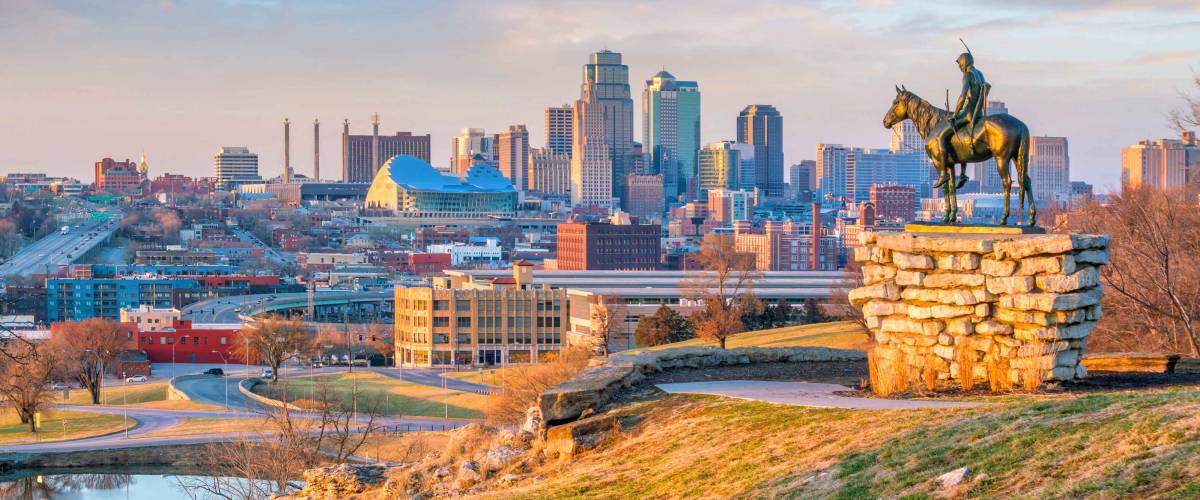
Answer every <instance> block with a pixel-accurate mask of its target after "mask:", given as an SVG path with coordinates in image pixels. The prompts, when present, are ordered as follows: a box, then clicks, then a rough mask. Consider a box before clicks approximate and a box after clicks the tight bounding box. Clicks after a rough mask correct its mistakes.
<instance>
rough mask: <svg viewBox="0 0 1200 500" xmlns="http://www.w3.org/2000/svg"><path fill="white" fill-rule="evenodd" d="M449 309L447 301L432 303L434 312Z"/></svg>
mask: <svg viewBox="0 0 1200 500" xmlns="http://www.w3.org/2000/svg"><path fill="white" fill-rule="evenodd" d="M449 307H450V301H447V300H435V301H433V310H434V311H445V310H446V309H447V308H449Z"/></svg>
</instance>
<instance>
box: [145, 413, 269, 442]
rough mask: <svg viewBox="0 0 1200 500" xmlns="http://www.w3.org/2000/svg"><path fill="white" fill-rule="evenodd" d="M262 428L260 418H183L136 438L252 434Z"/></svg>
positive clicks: (262, 423)
mask: <svg viewBox="0 0 1200 500" xmlns="http://www.w3.org/2000/svg"><path fill="white" fill-rule="evenodd" d="M263 426H264V422H263V419H260V418H185V419H183V420H180V421H179V423H178V424H175V425H173V426H171V427H168V428H166V429H161V430H157V431H154V432H149V433H146V434H142V435H140V436H138V438H145V437H173V436H194V435H197V434H220V433H227V432H228V433H233V432H253V431H257V430H262V429H263Z"/></svg>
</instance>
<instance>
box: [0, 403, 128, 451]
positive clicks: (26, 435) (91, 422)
mask: <svg viewBox="0 0 1200 500" xmlns="http://www.w3.org/2000/svg"><path fill="white" fill-rule="evenodd" d="M128 423H129V426H130V427H132V426H134V425H136V424H137V422H136V421H135V420H133V419H130V420H129V421H128ZM125 424H126V421H125V418H124V417H123V416H121V415H107V414H102V413H85V412H78V411H66V410H47V411H44V412H42V425H41V427H39V429H40V431H39V432H38V433H36V434H33V433H30V432H29V424H23V423H21V419H20V418H19V417H18V416H17V414H16V412H14V411H12V410H9V409H5V410H3V412H0V445H11V444H27V443H33V442H48V441H63V440H67V439H81V438H86V437H92V436H99V435H102V434H109V433H113V432H117V431H122V430H124V429H125Z"/></svg>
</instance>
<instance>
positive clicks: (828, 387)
mask: <svg viewBox="0 0 1200 500" xmlns="http://www.w3.org/2000/svg"><path fill="white" fill-rule="evenodd" d="M657 387H658V388H659V389H662V390H664V391H666V392H669V393H671V394H710V395H714V396H727V397H731V398H738V399H749V400H753V401H765V402H768V403H781V404H788V405H798V406H812V407H817V408H849V409H858V410H906V409H919V408H963V407H969V406H979V405H981V404H984V403H973V402H963V401H919V400H910V399H882V398H855V397H848V396H839V395H837V394H834V393H835V392H841V391H850V390H852V389H850V388H849V387H846V386H844V385H837V384H819V383H813V382H769V381H760V380H724V381H718V382H686V383H679V384H658V386H657Z"/></svg>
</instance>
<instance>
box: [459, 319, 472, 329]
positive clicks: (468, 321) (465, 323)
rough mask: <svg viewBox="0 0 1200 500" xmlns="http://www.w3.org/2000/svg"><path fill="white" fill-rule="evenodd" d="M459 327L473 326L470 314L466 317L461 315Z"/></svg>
mask: <svg viewBox="0 0 1200 500" xmlns="http://www.w3.org/2000/svg"><path fill="white" fill-rule="evenodd" d="M458 327H459V328H470V327H471V317H470V316H466V317H463V316H459V318H458Z"/></svg>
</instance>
